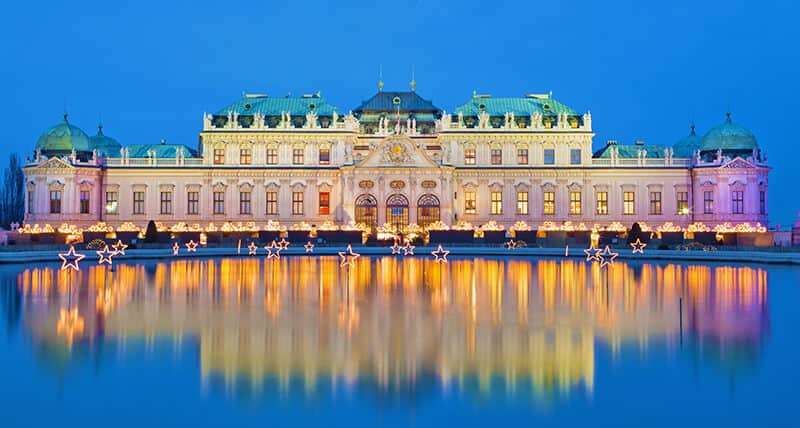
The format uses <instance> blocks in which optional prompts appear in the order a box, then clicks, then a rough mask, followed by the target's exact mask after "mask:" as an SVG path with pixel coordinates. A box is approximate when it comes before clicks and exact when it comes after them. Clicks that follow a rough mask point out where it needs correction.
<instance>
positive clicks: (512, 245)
mask: <svg viewBox="0 0 800 428" xmlns="http://www.w3.org/2000/svg"><path fill="white" fill-rule="evenodd" d="M503 246H505V247H506V248H508V249H509V250H513V249H515V248H517V241H515V240H513V239H512V240H510V241H508V242H506V243H505V244H503Z"/></svg>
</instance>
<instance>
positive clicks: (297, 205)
mask: <svg viewBox="0 0 800 428" xmlns="http://www.w3.org/2000/svg"><path fill="white" fill-rule="evenodd" d="M292 214H293V215H302V214H303V192H292Z"/></svg>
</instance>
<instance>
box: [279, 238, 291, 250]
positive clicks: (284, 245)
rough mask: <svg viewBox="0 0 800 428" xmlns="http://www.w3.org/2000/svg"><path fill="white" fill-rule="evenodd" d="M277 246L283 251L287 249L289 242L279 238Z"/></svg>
mask: <svg viewBox="0 0 800 428" xmlns="http://www.w3.org/2000/svg"><path fill="white" fill-rule="evenodd" d="M278 246H279V247H280V248H281V250H285V249H287V248H289V241H287V240H286V238H281V240H280V241H278Z"/></svg>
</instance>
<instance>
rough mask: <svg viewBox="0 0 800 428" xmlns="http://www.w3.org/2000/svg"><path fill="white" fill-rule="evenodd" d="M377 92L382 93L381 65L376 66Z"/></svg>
mask: <svg viewBox="0 0 800 428" xmlns="http://www.w3.org/2000/svg"><path fill="white" fill-rule="evenodd" d="M378 92H383V64H381V65H379V66H378Z"/></svg>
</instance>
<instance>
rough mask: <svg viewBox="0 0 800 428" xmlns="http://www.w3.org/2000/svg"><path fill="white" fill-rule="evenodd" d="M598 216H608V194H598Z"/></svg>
mask: <svg viewBox="0 0 800 428" xmlns="http://www.w3.org/2000/svg"><path fill="white" fill-rule="evenodd" d="M596 196H597V206H596V207H595V212H596V213H597V215H608V192H597V195H596Z"/></svg>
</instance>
